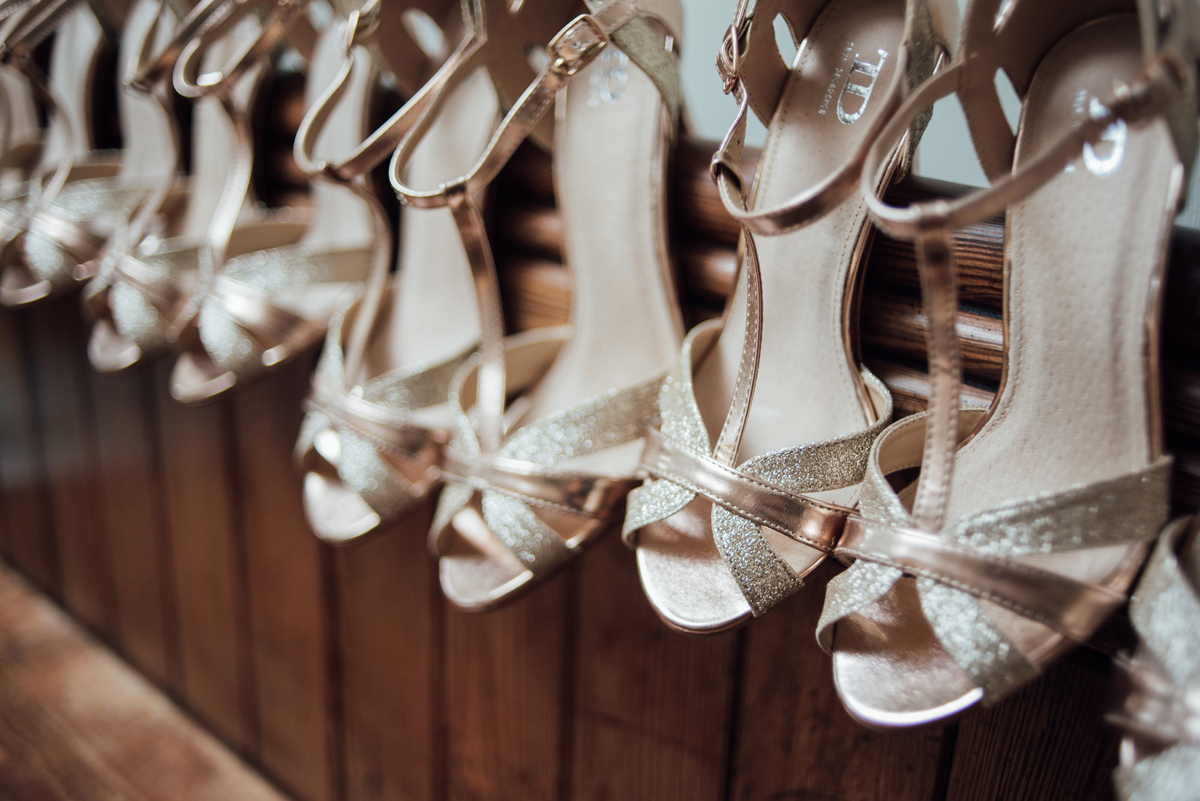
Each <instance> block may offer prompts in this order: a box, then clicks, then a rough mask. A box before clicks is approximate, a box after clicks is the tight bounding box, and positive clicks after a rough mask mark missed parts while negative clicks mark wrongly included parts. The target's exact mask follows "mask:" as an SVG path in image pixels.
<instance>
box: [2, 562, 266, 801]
mask: <svg viewBox="0 0 1200 801" xmlns="http://www.w3.org/2000/svg"><path fill="white" fill-rule="evenodd" d="M0 653H3V654H4V658H3V659H2V660H0V686H3V687H4V692H2V693H0V755H2V757H0V797H3V798H4V799H6V801H77V800H78V799H118V798H119V799H144V800H145V801H151V800H152V799H154V800H157V799H163V800H164V801H165V800H166V799H188V801H227V800H228V799H234V798H236V799H238V801H284V797H283V796H282V795H281V794H280V793H279V792H278V791H276V790H274V789H273V788H272V787H271V786H270V785H268V784H267V783H266V782H265V781H263V780H262V778H260V777H259V776H258V775H256V774H255V773H254V772H253V771H252V770H250V769H249V768H248V767H247V766H246V765H245V764H244V763H242V762H241V761H239V760H238V759H237V757H235V756H234V755H233V754H231V753H230V752H229V751H228V750H227V749H226V748H225V747H224V746H222V745H221V744H220V743H218V742H217V740H216V739H215V738H214V737H212V735H210V734H208V733H207V732H205V731H204V730H202V729H201V728H200V727H198V726H197V725H196V724H195V723H193V722H192V721H190V720H189V719H188V718H187V716H186V715H184V714H183V713H182V712H181V711H180V710H179V709H178V708H177V707H175V706H174V705H173V704H172V703H171V702H170V701H169V700H168V699H167V698H166V697H165V696H164V695H162V693H160V692H159V691H157V690H156V689H155V688H154V687H153V686H152V685H150V684H149V683H148V682H147V681H146V680H145V679H143V678H141V677H140V676H138V674H137V673H135V672H134V671H133V670H131V669H130V668H129V667H128V666H127V665H125V664H124V663H123V662H121V660H119V659H118V658H117V657H115V656H114V655H113V654H111V653H110V652H108V651H106V650H105V649H104V648H102V647H101V646H99V645H97V644H96V643H95V642H94V641H92V640H91V639H89V638H88V637H87V635H86V634H84V633H83V632H82V631H81V630H80V629H79V627H78V626H77V625H76V624H74V623H72V622H71V621H70V620H69V619H68V618H67V617H66V615H64V614H63V613H62V612H61V611H59V610H58V609H57V608H55V606H54V605H53V604H52V603H50V602H49V601H48V600H47V599H45V598H44V597H42V596H39V595H38V594H37V593H35V592H34V591H33V590H32V589H31V588H30V586H29V585H28V584H26V583H25V582H24V581H23V580H22V579H20V578H18V577H17V576H16V574H15V573H13V572H12V571H10V570H8V569H7V568H0Z"/></svg>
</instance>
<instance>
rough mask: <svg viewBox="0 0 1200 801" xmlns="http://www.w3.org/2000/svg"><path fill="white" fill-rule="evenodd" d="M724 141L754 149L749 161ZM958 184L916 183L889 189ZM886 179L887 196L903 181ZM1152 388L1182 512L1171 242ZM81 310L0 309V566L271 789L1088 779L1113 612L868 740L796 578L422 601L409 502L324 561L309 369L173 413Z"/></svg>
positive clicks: (949, 784)
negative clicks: (1075, 640)
mask: <svg viewBox="0 0 1200 801" xmlns="http://www.w3.org/2000/svg"><path fill="white" fill-rule="evenodd" d="M710 149H711V146H709V145H706V144H704V143H685V145H684V146H683V147H682V148H681V150H680V153H679V154H678V157H677V160H676V162H677V163H676V168H675V174H674V177H673V192H672V196H673V198H674V212H673V235H674V240H675V253H676V255H677V259H678V264H677V267H678V273H679V278H680V281H679V284H680V292H681V297H682V299H683V302H684V305H685V308H686V310H687V316H688V318H689V319H690V320H692V321H695V320H697V319H700V318H703V317H706V316H711V315H713V314H715V313H717V311H718V310H719V308H720V305H721V303H722V302H723V299H724V297H725V295H726V294H727V293H728V291H729V290H730V288H731V286H732V282H733V278H734V271H735V267H736V263H735V256H734V244H735V239H736V228H735V227H734V226H733V225H732V223H731V221H729V220H728V219H727V218H725V217H724V216H723V215H722V213H721V212H720V210H719V205H718V204H717V200H716V197H715V194H714V193H713V191H712V187H711V184H710V182H709V180H708V178H707V169H706V162H707V153H708V152H710ZM748 158H753V154H751V155H750V156H749V157H748ZM931 191H937V192H943V193H946V192H952V191H954V189H953V188H952V187H945V186H931V185H928V184H926V185H920V184H910V185H906V186H903V187H900V188H899V189H898V190H897V192H898V196H904V197H911V196H914V195H921V194H923V193H925V194H927V193H929V192H931ZM906 193H907V194H906ZM494 222H495V226H494V227H495V230H496V242H497V246H498V252H499V265H500V269H501V272H502V277H503V284H504V291H505V296H506V300H507V303H508V309H507V311H508V316H509V321H510V323H511V325H512V326H513V327H515V328H527V327H531V326H535V325H544V324H547V323H558V322H561V321H563V320H565V318H566V314H567V308H568V304H569V281H568V279H567V275H566V272H565V270H564V269H563V268H562V266H561V265H560V264H559V249H560V248H559V242H560V239H561V228H560V224H559V220H558V217H557V216H556V214H555V211H554V208H553V198H552V191H551V181H550V177H549V169H548V165H547V161H546V158H545V157H544V156H542V155H540V154H539V153H537V152H535V151H533V150H531V149H526V150H523V151H522V152H521V153H519V154H518V157H517V158H516V160H515V161H514V163H513V164H512V165H511V167H510V169H509V170H508V171H507V172H506V174H505V175H504V176H503V177H502V179H501V181H500V182H499V185H498V189H497V194H496V197H495V202H494ZM1002 241H1003V231H1002V226H1001V223H1000V222H999V221H992V222H989V223H986V224H981V225H978V226H975V227H974V228H972V229H970V230H968V231H965V232H963V233H962V234H961V235H960V236H959V237H958V242H959V246H960V252H961V255H962V258H961V263H960V270H961V285H962V289H963V292H962V295H963V298H962V301H963V304H964V311H965V312H966V313H965V314H964V320H963V323H962V327H961V333H962V336H963V338H964V342H965V343H966V344H965V363H966V371H967V375H968V378H969V379H970V380H971V382H972V389H971V394H972V397H974V398H975V399H977V400H979V401H981V402H986V400H987V399H988V398H989V397H990V394H991V392H992V391H994V388H995V384H996V379H997V378H998V375H999V368H1000V365H1001V363H1002V342H1003V337H1002V328H1001V324H1000V318H999V312H998V309H999V303H1000V296H999V283H998V282H999V258H1000V251H999V245H1000V243H1001V242H1002ZM1175 254H1176V255H1175V265H1174V269H1173V273H1172V278H1171V281H1172V288H1171V291H1170V294H1169V298H1170V307H1171V308H1170V310H1169V319H1168V325H1167V334H1168V336H1167V340H1168V344H1167V346H1166V349H1165V353H1164V358H1165V360H1166V364H1167V365H1168V370H1167V374H1166V381H1165V392H1166V408H1167V417H1168V424H1169V444H1170V447H1171V449H1172V450H1173V452H1175V453H1176V454H1177V466H1178V467H1177V471H1176V484H1175V490H1176V501H1177V505H1178V506H1179V507H1180V508H1181V509H1184V508H1194V507H1195V505H1196V501H1197V499H1198V497H1200V494H1198V492H1197V487H1198V486H1200V479H1198V478H1197V476H1198V475H1200V447H1198V445H1200V360H1198V359H1197V353H1198V351H1197V348H1198V347H1200V340H1198V339H1197V335H1196V334H1195V332H1196V331H1197V330H1200V328H1197V326H1196V325H1195V323H1196V320H1195V315H1196V313H1197V312H1196V309H1198V308H1200V303H1197V300H1198V299H1200V245H1198V244H1197V240H1195V239H1189V238H1187V237H1185V236H1183V235H1182V234H1180V235H1179V236H1177V242H1176V250H1175ZM911 262H912V255H911V249H910V248H907V247H906V246H905V245H903V244H902V243H897V242H891V241H888V240H885V239H882V238H881V239H879V240H878V241H877V242H876V243H875V245H874V247H873V249H872V253H871V257H870V266H869V268H868V272H867V277H866V285H867V286H866V295H865V299H864V313H863V334H862V340H863V348H864V351H865V354H866V359H867V361H868V363H869V364H870V365H871V366H872V368H873V369H875V370H876V372H877V373H878V374H880V375H881V376H882V377H883V378H884V379H885V380H886V381H887V382H888V383H889V384H890V385H891V386H892V389H893V391H894V392H895V393H896V395H897V399H898V402H899V407H900V412H901V413H909V412H912V411H914V410H916V409H919V408H920V407H921V406H922V404H923V393H924V391H925V384H924V374H923V372H922V371H923V364H922V360H923V325H924V321H923V318H922V317H921V314H920V310H919V303H918V300H917V291H916V286H915V277H914V275H913V272H912V263H911ZM83 348H84V328H83V326H82V324H81V322H80V316H79V308H78V299H77V298H67V299H63V300H60V301H56V302H54V303H52V304H49V305H47V306H45V307H42V308H39V309H35V310H31V311H21V312H12V313H4V314H0V382H2V384H0V386H2V387H3V389H2V390H0V487H2V491H0V512H2V514H0V554H2V555H3V557H4V559H5V560H7V561H8V562H10V563H11V564H12V565H14V566H15V567H16V568H18V569H19V570H20V571H22V572H23V573H24V574H25V575H27V576H29V577H30V578H31V579H32V580H33V581H34V582H35V583H36V584H37V585H38V586H39V587H41V588H42V589H43V590H45V591H46V592H48V593H49V594H51V595H52V596H54V597H55V598H57V599H59V600H60V601H61V602H62V603H63V604H64V605H65V606H67V607H68V608H69V609H70V610H71V611H72V612H74V613H75V614H76V615H77V616H78V617H80V618H81V619H83V620H84V621H86V622H87V623H88V624H89V625H90V626H91V627H92V628H93V630H94V631H96V632H97V633H98V634H99V635H100V636H101V637H103V638H104V639H105V640H106V641H107V642H108V643H110V644H111V645H112V646H113V647H114V648H115V649H116V650H117V651H119V652H120V653H122V654H123V655H125V657H126V658H128V659H129V661H130V662H132V663H133V664H134V665H135V666H137V667H138V668H139V669H140V670H142V671H143V672H144V673H145V674H146V675H147V676H149V677H150V678H151V679H153V680H154V681H155V682H157V683H158V684H159V685H161V686H163V687H165V688H166V689H167V690H168V691H169V692H170V693H171V694H172V695H173V696H174V697H175V698H176V699H178V700H179V702H180V703H181V704H182V705H183V706H184V707H185V708H187V709H188V710H190V711H191V712H192V713H193V714H194V715H195V716H196V717H197V718H198V719H199V720H201V721H203V722H204V723H205V724H206V725H208V726H209V727H211V729H212V730H213V731H215V732H216V733H217V734H218V735H219V736H220V737H221V738H223V739H224V740H225V741H226V742H228V743H230V744H231V745H232V746H234V747H235V748H236V749H238V750H239V751H240V752H241V753H242V754H244V755H245V756H246V757H247V758H248V759H249V760H250V761H251V762H252V763H254V764H256V765H258V766H259V767H260V768H261V769H262V770H263V771H264V772H265V773H266V775H268V776H269V777H271V778H272V779H273V780H274V781H275V782H277V783H278V784H279V785H280V786H281V787H282V788H284V789H285V790H287V791H288V792H289V793H291V794H292V795H294V796H295V797H296V798H298V799H304V801H383V800H384V799H386V800H387V801H393V800H399V799H412V800H414V801H424V800H425V799H434V800H436V801H442V800H449V799H453V800H454V801H458V799H521V800H522V801H524V800H526V799H529V800H531V801H540V800H541V799H547V800H549V799H653V800H654V801H668V800H670V799H687V800H688V801H696V800H700V801H708V800H710V799H711V801H717V800H718V799H738V800H739V801H768V800H772V801H784V800H790V799H796V800H798V799H817V798H820V799H876V798H887V799H913V800H914V801H916V800H918V799H920V800H922V801H926V800H928V801H933V800H934V799H947V798H949V799H1001V798H1022V799H1063V798H1087V799H1093V798H1106V797H1109V795H1110V790H1109V783H1108V772H1109V771H1110V770H1111V767H1112V766H1113V764H1114V762H1115V751H1114V746H1115V741H1116V740H1115V736H1114V735H1113V733H1112V732H1111V731H1109V730H1108V729H1107V728H1105V726H1104V724H1103V721H1102V715H1103V712H1104V709H1105V707H1106V691H1107V686H1108V664H1109V663H1108V660H1107V657H1106V654H1111V653H1112V652H1113V651H1114V650H1115V649H1117V648H1119V647H1127V646H1128V645H1130V644H1131V642H1132V638H1131V634H1130V632H1129V630H1128V626H1127V623H1126V622H1123V621H1121V620H1118V621H1116V622H1114V623H1113V624H1110V625H1109V626H1107V627H1106V628H1105V629H1104V630H1103V631H1102V632H1101V634H1100V635H1099V636H1098V637H1097V639H1096V641H1095V642H1094V643H1093V647H1091V648H1085V649H1080V650H1079V651H1078V652H1076V653H1075V654H1073V655H1072V656H1071V657H1069V658H1067V659H1065V660H1064V661H1062V662H1061V663H1059V664H1058V665H1056V666H1054V667H1053V668H1052V669H1051V670H1050V671H1049V672H1048V674H1047V675H1046V676H1045V677H1044V678H1043V679H1042V680H1040V681H1038V682H1037V683H1035V684H1034V685H1032V686H1031V687H1029V688H1028V689H1026V690H1025V691H1024V692H1022V693H1019V694H1018V695H1017V696H1016V697H1014V698H1012V699H1009V700H1007V701H1005V702H1003V703H1001V704H999V705H998V706H996V707H995V708H993V709H990V710H985V711H980V712H976V713H974V714H971V715H969V716H967V717H966V718H964V719H962V720H961V721H960V722H957V723H952V724H949V725H947V726H944V727H931V728H926V729H922V730H918V731H910V732H904V733H889V732H876V731H870V730H868V729H865V728H862V727H860V726H858V725H856V724H854V723H853V722H851V720H850V719H849V717H847V715H846V714H845V713H844V711H843V710H842V708H841V706H840V704H839V702H838V701H837V698H836V696H835V694H834V691H833V687H832V684H831V681H830V676H829V661H828V659H827V657H826V656H825V655H824V654H823V653H821V651H820V650H819V649H818V647H817V645H816V643H815V641H814V638H813V630H814V627H815V624H816V620H817V616H818V614H819V612H820V607H821V603H822V599H823V592H822V589H821V585H822V583H823V580H824V579H827V578H829V577H830V576H831V575H833V573H834V572H835V571H836V568H835V567H834V566H832V565H831V566H828V567H826V568H824V569H823V571H822V573H821V574H820V576H818V577H817V578H815V579H814V580H813V581H812V582H811V584H812V586H811V587H810V588H809V589H807V590H806V591H804V592H801V593H799V594H798V595H796V596H795V597H793V598H791V599H790V600H789V601H787V602H786V603H784V604H783V605H782V606H781V607H780V608H778V609H777V610H775V611H773V612H772V613H771V614H770V615H768V616H766V617H765V618H764V619H762V620H759V621H757V622H755V623H754V624H753V625H751V626H750V627H748V628H747V629H744V630H742V631H740V632H737V633H731V634H725V635H720V636H716V637H709V638H695V637H687V636H684V635H681V634H677V633H674V632H672V631H669V630H668V629H667V628H666V627H665V626H663V625H662V624H661V623H660V622H659V621H658V619H657V618H656V617H655V615H654V614H653V612H652V611H651V610H650V608H649V606H648V605H647V603H646V602H645V600H644V599H643V597H642V595H641V592H640V588H639V585H638V581H637V576H636V571H635V568H634V563H633V558H632V555H631V554H630V553H629V552H628V551H626V550H625V549H624V548H623V547H622V546H621V544H620V542H619V541H618V540H617V539H616V538H612V539H610V540H608V541H607V542H604V543H603V544H601V545H599V546H598V547H597V548H595V549H594V550H593V551H591V552H589V553H588V554H587V556H586V557H585V558H583V559H582V560H580V561H579V562H578V563H577V564H576V565H575V566H574V567H572V568H571V569H569V570H567V571H566V572H565V573H564V574H563V575H561V576H559V577H557V578H555V579H554V580H552V581H550V582H548V583H547V584H546V585H545V586H543V587H541V588H540V589H539V590H538V591H537V592H534V593H532V594H530V595H529V596H528V597H526V598H524V599H523V600H521V601H519V602H517V603H515V604H514V605H512V606H511V607H508V608H506V609H504V610H502V611H500V612H496V613H492V614H487V615H481V616H467V615H464V614H461V613H459V612H457V611H454V610H452V609H450V608H448V607H447V606H446V604H445V603H444V602H443V601H442V599H441V598H440V596H439V594H438V590H437V581H436V576H435V573H434V567H433V564H432V563H431V561H430V559H429V558H428V555H427V553H426V549H425V531H426V528H427V526H428V522H429V515H430V510H429V509H428V508H426V509H424V510H422V511H421V512H420V513H419V514H416V515H414V516H413V517H412V519H410V520H408V521H406V522H405V523H403V524H402V525H400V526H397V527H396V528H395V529H394V530H391V531H388V532H386V533H385V534H383V535H381V536H378V537H375V538H373V539H371V540H369V541H367V542H364V543H361V544H356V545H353V546H351V547H347V548H344V549H341V550H331V549H329V548H327V547H325V546H323V545H320V544H318V543H317V541H316V540H315V538H313V537H312V536H311V534H310V533H309V532H308V531H307V530H306V527H305V523H304V519H303V515H302V513H301V508H300V482H299V479H298V478H297V475H296V473H295V471H294V469H293V467H292V465H291V461H290V460H291V447H292V442H293V441H294V438H295V435H296V431H297V428H298V425H299V422H300V411H299V401H300V399H301V397H302V395H303V393H304V391H305V386H306V382H307V373H308V371H309V370H310V369H311V366H312V363H311V361H307V362H304V363H298V364H296V365H294V366H292V367H291V368H289V369H287V370H285V371H284V372H283V373H281V374H279V375H277V376H274V377H272V378H270V379H268V380H266V381H264V382H262V383H260V384H258V385H256V386H253V387H249V388H246V389H245V390H244V391H242V392H241V393H240V394H239V395H238V396H237V397H236V398H234V399H233V400H231V401H229V402H225V403H220V404H217V405H214V406H211V407H207V408H201V409H188V408H184V407H181V406H179V405H178V404H175V403H174V402H173V401H171V400H170V399H169V397H168V394H167V391H166V380H167V375H168V373H169V364H167V363H162V364H159V365H156V366H154V367H151V368H149V369H146V370H144V371H142V372H139V373H134V374H132V375H128V376H121V377H116V378H112V377H100V376H97V375H94V374H93V373H91V371H90V370H89V369H88V367H87V364H86V361H85V360H84V358H83Z"/></svg>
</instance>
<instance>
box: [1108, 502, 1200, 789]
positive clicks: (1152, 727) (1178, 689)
mask: <svg viewBox="0 0 1200 801" xmlns="http://www.w3.org/2000/svg"><path fill="white" fill-rule="evenodd" d="M1196 522H1197V519H1196V518H1184V519H1180V520H1176V521H1174V522H1172V523H1171V525H1169V526H1168V527H1167V528H1166V529H1165V530H1164V531H1163V533H1162V536H1161V537H1160V538H1159V541H1158V545H1157V546H1156V547H1155V549H1154V553H1153V555H1151V557H1150V560H1149V562H1148V563H1147V565H1146V569H1145V571H1143V573H1142V578H1141V580H1140V581H1139V582H1138V587H1137V590H1136V591H1135V592H1134V594H1133V598H1132V599H1131V600H1130V602H1129V616H1130V618H1131V619H1132V620H1133V628H1134V630H1135V631H1137V633H1138V639H1139V644H1138V649H1137V652H1136V653H1135V654H1134V656H1133V658H1132V659H1125V658H1122V659H1120V661H1119V662H1118V665H1119V667H1120V668H1121V674H1122V675H1123V678H1124V683H1125V685H1126V693H1125V695H1124V698H1123V699H1122V701H1121V705H1120V707H1119V708H1118V709H1117V710H1115V711H1114V712H1113V713H1112V714H1110V715H1109V716H1108V720H1109V722H1110V723H1112V724H1114V725H1115V726H1117V727H1118V728H1119V729H1121V731H1122V734H1123V737H1122V740H1121V751H1120V754H1121V756H1120V764H1119V765H1118V766H1117V769H1116V771H1115V773H1114V780H1115V783H1116V789H1117V797H1118V798H1120V799H1121V801H1186V799H1189V798H1192V797H1194V796H1195V794H1196V786H1197V784H1200V704H1198V703H1197V698H1198V697H1200V663H1198V662H1197V661H1196V658H1195V655H1196V653H1197V652H1200V537H1198V536H1197V535H1196Z"/></svg>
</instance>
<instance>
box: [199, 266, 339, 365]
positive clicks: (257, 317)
mask: <svg viewBox="0 0 1200 801" xmlns="http://www.w3.org/2000/svg"><path fill="white" fill-rule="evenodd" d="M206 303H213V304H216V308H219V309H220V310H221V313H222V314H224V315H225V316H226V317H228V318H230V319H231V320H233V321H234V322H235V323H237V324H238V326H239V327H241V328H242V330H244V331H245V332H246V333H247V334H249V335H250V337H251V338H252V339H254V340H255V341H256V342H257V343H258V345H259V346H260V347H261V348H262V349H263V351H264V352H263V357H262V358H263V363H264V364H274V363H276V362H279V361H282V360H283V359H284V358H286V356H288V355H290V354H291V353H292V352H294V350H295V346H296V345H297V344H300V345H301V346H303V345H306V344H308V343H312V342H318V341H320V339H321V337H322V336H324V334H325V329H324V327H323V326H319V325H317V324H316V323H313V322H311V321H310V320H308V319H306V318H304V317H302V316H300V315H299V314H295V313H293V312H290V311H288V310H286V309H282V308H280V307H279V306H276V305H275V304H273V303H271V302H270V300H269V296H265V295H259V294H258V293H254V292H247V291H241V290H239V289H238V288H235V287H234V286H230V285H229V284H228V283H227V282H224V281H217V282H216V283H215V284H214V285H213V287H212V288H211V289H210V290H209V293H208V298H207V300H206Z"/></svg>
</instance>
